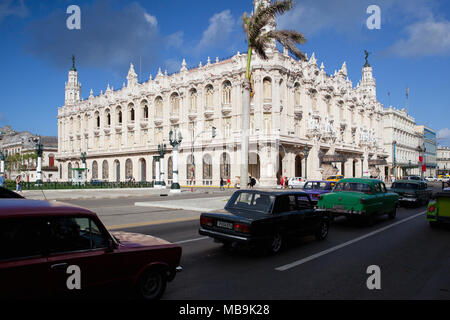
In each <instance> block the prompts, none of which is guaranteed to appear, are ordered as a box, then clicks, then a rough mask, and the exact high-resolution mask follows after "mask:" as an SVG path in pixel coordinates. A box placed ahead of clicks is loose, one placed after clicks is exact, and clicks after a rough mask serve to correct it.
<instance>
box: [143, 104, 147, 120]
mask: <svg viewBox="0 0 450 320" xmlns="http://www.w3.org/2000/svg"><path fill="white" fill-rule="evenodd" d="M142 116H143V118H144V119H145V120H147V119H148V106H147V105H145V106H144V108H143V109H142Z"/></svg>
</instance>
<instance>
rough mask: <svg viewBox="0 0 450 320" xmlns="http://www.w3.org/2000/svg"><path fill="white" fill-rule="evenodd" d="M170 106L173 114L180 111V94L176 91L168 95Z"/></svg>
mask: <svg viewBox="0 0 450 320" xmlns="http://www.w3.org/2000/svg"><path fill="white" fill-rule="evenodd" d="M170 107H171V112H172V113H174V114H178V113H179V111H180V96H179V95H178V93H173V94H172V95H171V96H170Z"/></svg>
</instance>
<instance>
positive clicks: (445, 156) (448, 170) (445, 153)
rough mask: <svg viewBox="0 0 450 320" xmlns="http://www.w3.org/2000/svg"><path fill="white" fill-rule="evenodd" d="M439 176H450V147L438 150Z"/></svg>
mask: <svg viewBox="0 0 450 320" xmlns="http://www.w3.org/2000/svg"><path fill="white" fill-rule="evenodd" d="M436 161H437V174H438V175H440V174H442V175H444V174H450V147H441V146H439V147H438V148H437V152H436Z"/></svg>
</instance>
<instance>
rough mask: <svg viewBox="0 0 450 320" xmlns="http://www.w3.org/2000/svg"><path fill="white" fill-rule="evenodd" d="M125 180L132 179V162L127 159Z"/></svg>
mask: <svg viewBox="0 0 450 320" xmlns="http://www.w3.org/2000/svg"><path fill="white" fill-rule="evenodd" d="M125 179H127V180H129V179H133V162H132V161H131V159H127V161H126V162H125Z"/></svg>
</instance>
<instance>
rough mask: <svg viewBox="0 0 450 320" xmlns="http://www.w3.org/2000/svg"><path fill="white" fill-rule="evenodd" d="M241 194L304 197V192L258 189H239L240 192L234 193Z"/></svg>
mask: <svg viewBox="0 0 450 320" xmlns="http://www.w3.org/2000/svg"><path fill="white" fill-rule="evenodd" d="M242 192H248V193H261V194H267V195H271V196H281V195H286V194H296V195H306V193H305V192H302V191H291V190H286V191H280V190H276V191H275V190H273V191H271V190H258V189H254V190H252V189H241V190H237V191H235V193H242Z"/></svg>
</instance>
